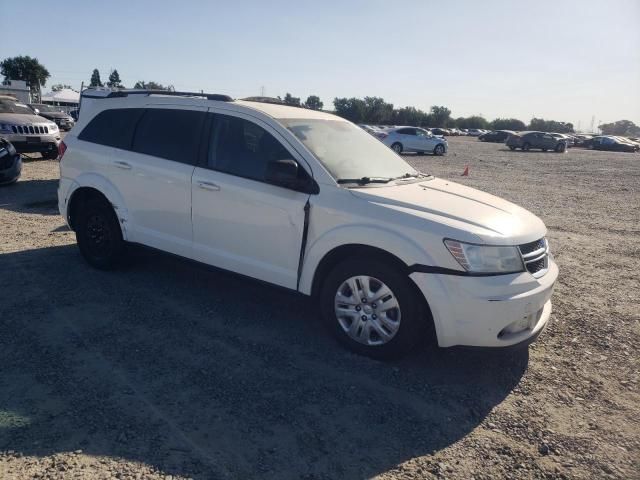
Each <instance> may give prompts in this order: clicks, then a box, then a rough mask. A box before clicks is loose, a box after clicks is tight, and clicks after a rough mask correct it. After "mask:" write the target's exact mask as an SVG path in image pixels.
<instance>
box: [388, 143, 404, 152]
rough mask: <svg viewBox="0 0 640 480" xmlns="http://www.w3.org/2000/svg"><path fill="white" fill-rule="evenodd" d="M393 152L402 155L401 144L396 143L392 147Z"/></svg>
mask: <svg viewBox="0 0 640 480" xmlns="http://www.w3.org/2000/svg"><path fill="white" fill-rule="evenodd" d="M391 150H393V151H394V152H396V153H397V154H398V155H400V154H401V153H402V144H401V143H399V142H396V143H394V144H393V145H391Z"/></svg>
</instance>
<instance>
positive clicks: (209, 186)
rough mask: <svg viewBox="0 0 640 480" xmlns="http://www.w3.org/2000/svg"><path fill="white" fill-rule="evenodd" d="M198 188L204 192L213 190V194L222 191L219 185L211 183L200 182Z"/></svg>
mask: <svg viewBox="0 0 640 480" xmlns="http://www.w3.org/2000/svg"><path fill="white" fill-rule="evenodd" d="M198 187H200V188H202V189H203V190H211V191H212V192H217V191H219V190H220V187H219V186H218V185H216V184H215V183H211V182H198Z"/></svg>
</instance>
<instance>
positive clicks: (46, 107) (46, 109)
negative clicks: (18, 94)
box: [31, 103, 56, 112]
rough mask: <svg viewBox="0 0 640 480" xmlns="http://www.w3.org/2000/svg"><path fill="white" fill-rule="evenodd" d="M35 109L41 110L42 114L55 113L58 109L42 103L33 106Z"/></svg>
mask: <svg viewBox="0 0 640 480" xmlns="http://www.w3.org/2000/svg"><path fill="white" fill-rule="evenodd" d="M31 106H32V107H33V108H37V109H38V110H40V111H41V112H55V111H56V109H55V108H53V107H51V106H49V105H44V104H42V103H39V104H33V105H31Z"/></svg>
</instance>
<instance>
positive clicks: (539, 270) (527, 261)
mask: <svg viewBox="0 0 640 480" xmlns="http://www.w3.org/2000/svg"><path fill="white" fill-rule="evenodd" d="M518 248H519V249H520V254H521V255H522V259H523V260H524V266H525V267H526V268H527V271H528V272H529V273H530V274H531V275H533V276H534V277H536V278H539V277H541V276H543V275H544V274H545V273H547V270H548V268H549V244H548V243H547V239H546V238H541V239H540V240H536V241H535V242H530V243H525V244H523V245H520V246H519V247H518Z"/></svg>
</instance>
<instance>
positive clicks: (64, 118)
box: [29, 103, 76, 131]
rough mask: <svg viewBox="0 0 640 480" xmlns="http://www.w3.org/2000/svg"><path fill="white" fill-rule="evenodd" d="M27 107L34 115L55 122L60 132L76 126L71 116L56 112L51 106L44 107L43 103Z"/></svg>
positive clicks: (31, 104)
mask: <svg viewBox="0 0 640 480" xmlns="http://www.w3.org/2000/svg"><path fill="white" fill-rule="evenodd" d="M29 106H30V107H31V110H33V111H34V112H35V114H36V115H40V116H41V117H44V118H46V119H47V120H51V121H52V122H55V124H56V125H58V127H59V128H60V130H64V131H69V130H71V128H73V126H74V125H75V124H76V122H75V120H74V119H73V117H72V116H71V115H68V114H66V113H64V112H62V111H60V110H56V108H55V107H52V106H51V105H45V104H44V103H30V104H29Z"/></svg>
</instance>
